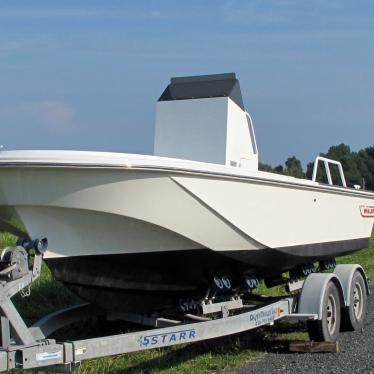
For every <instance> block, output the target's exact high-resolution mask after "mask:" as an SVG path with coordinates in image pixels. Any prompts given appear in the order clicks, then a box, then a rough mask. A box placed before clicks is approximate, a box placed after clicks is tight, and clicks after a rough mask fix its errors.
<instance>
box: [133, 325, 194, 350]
mask: <svg viewBox="0 0 374 374" xmlns="http://www.w3.org/2000/svg"><path fill="white" fill-rule="evenodd" d="M195 338H196V330H195V329H185V330H177V331H171V332H165V333H160V334H152V335H144V336H141V337H140V338H139V343H140V345H141V346H143V347H148V346H158V345H164V344H170V343H171V344H173V343H181V342H188V341H191V340H194V339H195Z"/></svg>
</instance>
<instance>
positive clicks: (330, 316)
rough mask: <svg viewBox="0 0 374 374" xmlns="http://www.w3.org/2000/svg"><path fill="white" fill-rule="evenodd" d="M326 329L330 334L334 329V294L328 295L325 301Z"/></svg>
mask: <svg viewBox="0 0 374 374" xmlns="http://www.w3.org/2000/svg"><path fill="white" fill-rule="evenodd" d="M326 320H327V329H328V331H329V333H330V335H333V334H334V332H335V330H336V300H335V298H334V295H331V294H330V295H329V299H328V301H327V317H326Z"/></svg>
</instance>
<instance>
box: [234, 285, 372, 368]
mask: <svg viewBox="0 0 374 374" xmlns="http://www.w3.org/2000/svg"><path fill="white" fill-rule="evenodd" d="M371 291H372V292H373V291H374V289H373V287H371ZM339 345H340V352H339V353H288V352H287V351H286V349H285V347H284V346H283V348H282V347H281V348H274V349H272V348H271V347H270V346H268V347H267V348H266V351H267V355H266V356H265V357H264V358H263V359H262V360H261V361H259V362H257V363H254V364H249V365H246V366H243V367H242V368H240V369H239V370H237V371H236V374H245V373H267V374H268V373H292V374H296V373H311V374H312V373H331V374H333V373H334V374H335V373H359V372H360V373H374V295H373V293H372V294H371V295H370V299H369V305H368V314H367V317H366V324H365V327H364V328H363V329H362V330H360V331H355V332H344V333H341V334H340V337H339Z"/></svg>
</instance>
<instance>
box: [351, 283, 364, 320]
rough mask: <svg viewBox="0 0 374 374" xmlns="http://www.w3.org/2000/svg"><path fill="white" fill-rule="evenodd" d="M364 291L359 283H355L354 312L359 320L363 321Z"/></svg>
mask: <svg viewBox="0 0 374 374" xmlns="http://www.w3.org/2000/svg"><path fill="white" fill-rule="evenodd" d="M363 296H364V295H363V290H362V287H361V284H360V283H359V282H356V283H355V287H354V289H353V311H354V314H355V317H356V319H357V320H359V319H361V317H362V311H363V302H362V301H363V298H364V297H363Z"/></svg>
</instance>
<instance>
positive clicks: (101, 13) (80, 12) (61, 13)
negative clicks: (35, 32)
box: [0, 8, 118, 18]
mask: <svg viewBox="0 0 374 374" xmlns="http://www.w3.org/2000/svg"><path fill="white" fill-rule="evenodd" d="M117 16H118V12H115V11H108V10H104V9H97V10H96V9H79V8H71V9H70V8H60V9H31V8H25V9H21V8H19V9H12V8H9V9H2V10H1V12H0V17H4V18H103V17H104V18H111V17H117Z"/></svg>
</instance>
